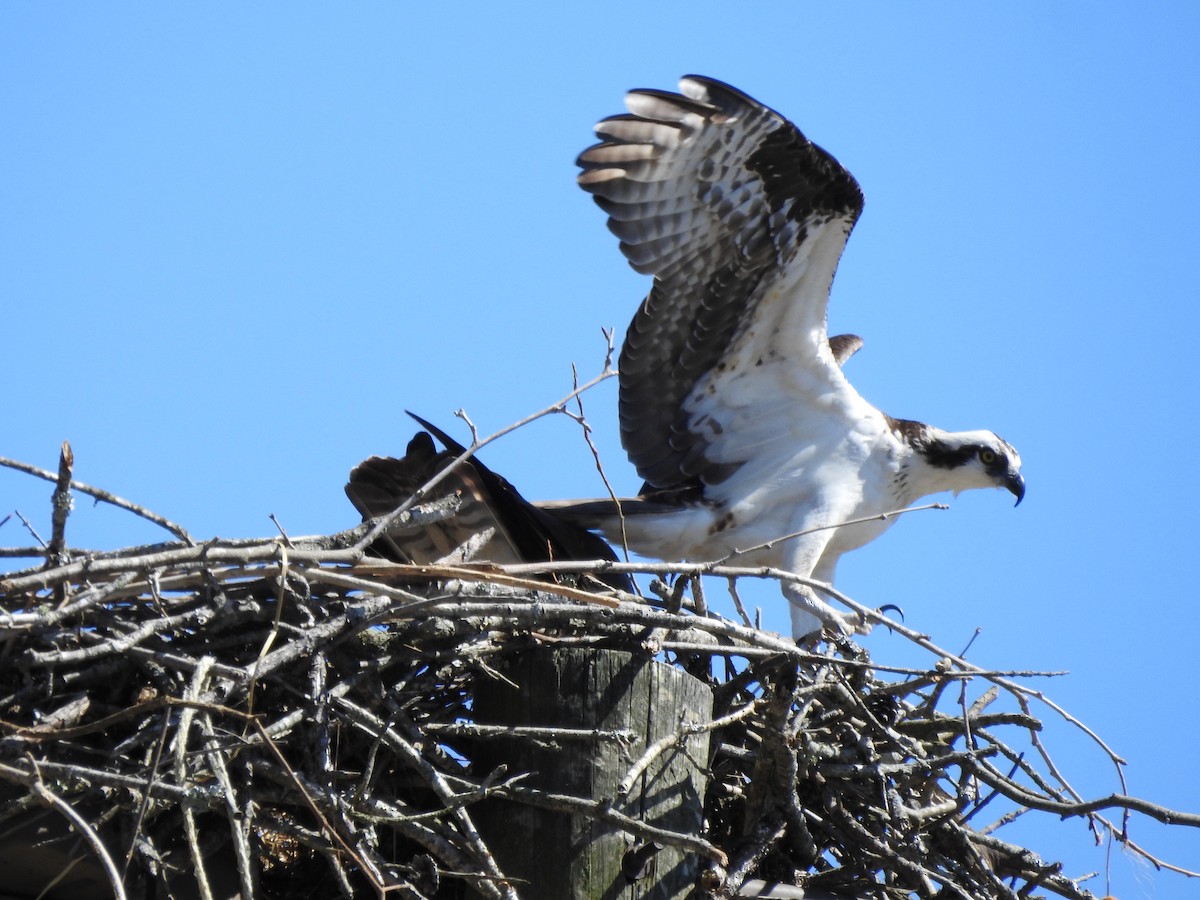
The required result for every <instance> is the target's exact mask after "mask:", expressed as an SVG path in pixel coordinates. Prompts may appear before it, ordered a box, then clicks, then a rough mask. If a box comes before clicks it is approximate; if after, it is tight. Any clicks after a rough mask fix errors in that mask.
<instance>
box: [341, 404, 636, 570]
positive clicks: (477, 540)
mask: <svg viewBox="0 0 1200 900" xmlns="http://www.w3.org/2000/svg"><path fill="white" fill-rule="evenodd" d="M410 415H411V413H410ZM413 418H415V419H417V421H418V422H420V423H421V424H422V425H423V426H424V427H425V428H426V429H427V430H428V431H430V432H432V433H433V434H434V435H436V436H437V438H438V440H440V441H441V442H442V443H443V444H444V445H445V446H446V449H445V450H443V451H441V452H439V451H437V450H436V449H435V447H434V443H433V439H432V438H431V437H430V436H429V434H427V433H426V432H424V431H422V432H418V433H417V434H416V435H415V436H414V437H413V439H412V440H411V441H409V444H408V452H407V453H406V454H405V456H404V457H403V458H400V459H396V458H392V457H378V456H373V457H371V458H370V459H368V460H365V461H364V462H362V463H360V464H359V465H358V466H356V467H355V468H354V470H353V471H352V472H351V473H350V481H349V483H348V484H347V485H346V495H347V496H348V497H349V498H350V502H351V503H353V504H354V506H355V508H356V509H357V510H358V511H359V512H360V513H361V514H362V516H363V518H364V519H370V518H374V517H376V516H381V515H386V514H387V513H389V512H391V511H392V510H394V509H396V507H398V506H399V505H400V504H401V503H403V502H404V501H405V500H407V499H408V498H409V497H411V496H412V495H413V494H414V493H415V492H416V491H417V490H418V489H419V488H421V487H422V486H423V485H425V484H426V483H427V482H428V481H429V480H430V479H431V478H432V477H433V476H434V475H436V474H437V473H438V472H440V471H441V470H442V469H443V468H445V467H446V466H448V465H449V464H450V463H451V462H453V461H454V460H455V459H456V458H458V457H459V456H461V455H462V453H463V452H464V450H465V448H464V447H463V446H462V445H461V444H459V443H458V442H457V441H455V440H454V439H453V438H451V437H450V436H449V435H447V434H446V433H445V432H443V431H441V429H439V428H437V427H436V426H434V425H432V424H430V423H429V422H426V421H425V420H424V419H421V418H419V417H417V416H413ZM451 494H457V496H458V499H459V506H458V510H457V512H456V513H455V515H453V516H451V517H449V518H447V519H444V520H441V521H437V522H431V523H427V524H424V525H421V526H417V527H403V526H401V527H396V528H393V529H391V530H389V532H388V534H387V539H386V541H384V542H381V543H380V544H378V545H377V546H375V547H373V549H374V550H375V551H376V552H377V553H379V554H380V555H382V556H384V557H385V558H389V559H394V560H397V561H399V562H414V563H418V564H422V563H434V562H461V561H465V560H468V559H476V560H487V561H489V562H495V563H513V562H547V561H554V560H558V561H568V560H593V559H607V560H613V561H615V560H616V556H615V555H614V554H613V551H612V548H611V547H609V545H608V544H607V543H606V542H605V541H604V540H603V539H602V538H600V537H597V536H596V535H594V534H592V533H591V532H589V531H587V530H586V529H584V528H582V527H579V526H576V525H574V524H571V523H569V522H565V521H562V520H561V519H559V518H558V517H556V516H554V515H553V514H552V513H550V512H547V511H544V510H541V509H538V508H537V507H535V506H533V505H532V504H531V503H529V501H527V500H526V499H525V498H524V497H522V496H521V494H520V492H519V491H517V489H516V488H514V487H513V486H512V485H511V484H509V482H508V481H507V480H506V479H504V478H503V477H501V476H500V475H497V474H496V473H495V472H493V471H492V470H491V469H489V468H488V467H487V466H485V465H484V464H483V463H482V462H480V461H479V460H478V459H477V458H474V457H472V458H470V459H468V460H466V461H465V462H464V463H462V464H461V465H460V466H459V467H458V468H457V469H455V470H454V471H453V472H451V473H450V474H449V475H448V476H447V477H446V478H445V479H444V480H442V481H441V482H439V484H438V485H437V486H436V487H435V488H434V490H433V491H432V493H431V495H430V496H428V497H426V498H425V499H426V500H430V501H432V500H437V499H439V498H443V497H446V496H448V495H451ZM600 578H601V580H602V581H603V582H604V583H606V584H608V585H609V586H610V587H614V588H618V589H619V590H624V591H629V592H633V591H634V586H633V583H632V581H631V580H630V579H629V577H628V576H626V575H616V574H612V573H608V574H605V575H602V576H600Z"/></svg>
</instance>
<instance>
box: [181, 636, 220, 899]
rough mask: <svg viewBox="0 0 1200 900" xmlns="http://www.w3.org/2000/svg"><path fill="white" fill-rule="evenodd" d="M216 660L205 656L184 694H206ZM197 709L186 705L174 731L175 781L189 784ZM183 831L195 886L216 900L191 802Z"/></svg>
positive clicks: (196, 696) (203, 896)
mask: <svg viewBox="0 0 1200 900" xmlns="http://www.w3.org/2000/svg"><path fill="white" fill-rule="evenodd" d="M213 662H214V660H213V658H212V657H211V656H202V657H201V658H200V663H199V665H197V666H196V671H195V672H193V673H192V681H191V684H189V685H188V688H187V691H186V693H185V694H184V696H185V697H186V698H187V699H188V700H199V699H200V698H201V695H202V694H203V693H204V683H205V682H206V681H208V673H209V671H210V670H211V668H212V664H213ZM194 716H195V710H194V709H192V708H191V707H184V710H183V713H182V714H181V715H180V717H179V726H178V728H176V730H175V780H176V782H178V783H179V784H188V783H189V782H190V781H191V780H192V779H190V778H189V777H188V771H187V743H188V732H189V731H191V729H192V719H193V718H194ZM180 812H181V813H182V814H183V833H184V836H185V837H186V838H187V846H188V853H189V854H190V855H191V857H192V868H193V870H194V872H195V876H196V888H197V890H199V891H200V897H201V900H213V893H212V887H211V885H210V884H209V883H208V871H207V870H206V869H205V868H204V853H203V851H201V849H200V829H199V828H197V827H196V811H195V809H193V807H192V805H191V804H190V803H184V804H182V807H181V809H180Z"/></svg>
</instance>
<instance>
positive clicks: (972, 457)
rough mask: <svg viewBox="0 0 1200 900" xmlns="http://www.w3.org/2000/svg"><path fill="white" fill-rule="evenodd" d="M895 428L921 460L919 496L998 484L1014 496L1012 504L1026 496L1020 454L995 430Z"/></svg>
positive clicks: (922, 427)
mask: <svg viewBox="0 0 1200 900" xmlns="http://www.w3.org/2000/svg"><path fill="white" fill-rule="evenodd" d="M906 424H907V423H906ZM914 424H915V423H914ZM898 431H899V432H900V434H901V436H902V437H903V438H904V439H906V440H907V441H908V442H909V444H911V445H912V447H913V450H915V451H916V453H915V456H916V458H917V459H918V460H920V463H921V469H922V475H921V476H918V477H917V479H916V484H915V485H914V487H916V488H917V489H918V491H919V492H920V493H919V494H918V496H924V495H925V494H933V493H937V492H939V491H953V492H954V493H955V494H958V493H959V492H960V491H966V490H971V489H972V488H984V487H1000V488H1004V489H1005V490H1006V491H1008V492H1009V493H1011V494H1012V495H1013V496H1014V497H1016V498H1017V502H1016V504H1014V505H1019V504H1020V503H1021V501H1022V500H1023V499H1025V478H1024V476H1023V475H1022V474H1021V454H1020V453H1018V452H1017V448H1016V447H1014V446H1013V445H1012V444H1010V443H1009V442H1008V441H1006V440H1004V439H1003V438H1002V437H1000V436H999V435H997V434H995V433H994V432H991V431H942V430H941V429H938V428H933V427H932V426H928V425H924V426H921V427H920V429H919V430H918V429H907V433H905V430H904V429H898ZM922 476H923V477H922Z"/></svg>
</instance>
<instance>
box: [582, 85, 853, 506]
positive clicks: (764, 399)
mask: <svg viewBox="0 0 1200 900" xmlns="http://www.w3.org/2000/svg"><path fill="white" fill-rule="evenodd" d="M680 89H681V90H682V94H673V93H667V92H663V91H653V90H636V91H631V92H630V93H629V94H627V95H626V106H627V107H628V109H629V114H628V115H618V116H613V117H611V118H608V119H605V120H603V121H602V122H600V123H599V124H598V125H597V126H596V132H597V134H599V135H600V137H601V138H602V141H601V143H599V144H596V145H595V146H593V147H590V148H588V149H587V150H585V151H584V152H583V153H582V154H581V155H580V157H579V160H578V163H579V165H580V166H581V167H582V169H583V172H582V173H581V174H580V176H579V184H580V186H581V187H582V188H583V189H584V190H586V191H588V192H589V193H591V194H592V195H593V196H594V198H595V200H596V202H597V203H598V204H599V205H600V207H601V208H602V209H603V210H604V211H605V212H606V213H608V216H609V219H608V225H609V228H610V230H612V231H613V233H614V234H616V235H617V237H619V238H620V239H621V251H622V252H623V253H624V254H625V256H626V257H627V258H628V260H629V262H630V265H632V266H633V268H634V269H635V270H637V271H638V272H642V273H646V274H652V275H653V276H654V285H653V288H652V289H651V291H650V294H649V296H647V297H646V299H645V301H644V302H643V303H642V306H641V308H640V309H639V310H638V312H637V315H636V316H635V317H634V319H633V322H632V323H631V324H630V326H629V331H628V333H627V334H626V336H625V342H624V345H623V346H622V349H621V356H620V361H619V368H620V373H621V374H620V417H621V438H622V443H623V444H624V446H625V449H626V450H627V451H628V453H629V456H630V459H631V460H632V461H633V463H634V465H635V466H637V469H638V472H639V473H640V474H641V476H642V477H643V478H644V479H645V480H646V483H647V484H646V490H647V491H671V492H680V491H682V492H685V493H691V492H693V491H695V490H702V489H703V486H704V485H711V484H719V483H720V482H721V481H723V480H725V479H726V478H728V477H729V476H730V475H731V474H732V473H733V472H734V471H736V470H737V469H738V468H739V467H740V466H741V465H742V463H744V462H745V461H746V460H747V459H749V458H751V457H752V456H753V455H755V454H760V453H761V452H762V448H763V444H764V442H768V443H769V441H770V435H769V434H767V433H766V432H765V431H764V429H770V428H772V427H775V426H773V425H771V424H769V423H768V422H767V420H768V419H770V418H771V417H777V416H783V417H784V424H783V425H782V426H780V427H779V429H778V430H779V431H780V433H781V434H784V435H787V434H788V432H789V431H793V432H794V431H795V430H796V428H795V427H793V426H798V427H800V428H802V424H803V423H796V422H795V421H794V420H795V419H796V417H797V416H802V415H803V409H802V406H803V404H801V407H797V405H796V402H795V399H796V398H795V394H796V392H797V391H799V392H800V393H804V392H805V391H815V392H818V393H819V392H820V391H821V390H822V389H827V388H829V387H832V388H833V389H834V390H840V391H850V392H853V389H852V388H850V386H849V385H848V383H846V382H845V379H844V378H843V377H842V375H841V372H840V370H839V363H840V362H842V361H844V359H845V358H846V357H848V356H849V355H850V353H853V351H854V350H855V349H857V346H858V345H859V344H861V341H858V342H857V343H855V341H857V339H856V338H853V336H845V337H844V338H843V337H839V338H836V339H835V345H834V346H833V347H832V348H831V347H830V344H829V338H828V336H827V334H826V331H825V308H826V304H827V302H828V296H829V287H830V284H831V283H832V280H833V274H834V271H835V270H836V268H837V263H838V259H839V258H840V256H841V252H842V248H843V247H844V246H845V242H846V238H847V237H848V236H849V234H850V231H851V229H852V228H853V227H854V223H855V221H856V220H857V218H858V215H859V213H860V212H861V211H862V205H863V199H862V191H861V190H860V189H859V186H858V183H857V182H856V181H855V180H854V178H853V177H852V176H851V175H850V173H849V172H847V171H846V170H845V169H843V168H842V167H841V165H840V164H839V163H838V162H837V160H835V159H834V158H833V157H832V156H830V155H829V154H828V153H826V152H825V151H824V150H822V149H821V148H820V147H818V146H817V145H816V144H813V143H812V142H811V141H809V140H808V139H807V138H806V137H805V136H804V135H803V134H801V133H800V131H799V130H798V129H797V128H796V127H795V126H794V125H792V124H791V123H790V122H788V121H787V120H786V119H784V118H783V117H782V116H780V115H779V114H777V113H775V112H774V111H772V110H770V109H768V108H767V107H765V106H763V105H762V104H760V103H758V102H757V101H756V100H753V99H751V98H750V97H748V96H746V95H745V94H743V93H741V92H740V91H738V90H736V89H734V88H732V87H730V86H728V85H726V84H723V83H721V82H719V81H715V80H713V79H709V78H702V77H699V76H687V77H686V78H684V79H683V80H682V81H681V82H680ZM835 357H836V358H835ZM854 396H855V397H857V394H855V395H854ZM789 417H790V421H791V424H788V422H789ZM747 426H749V427H747ZM792 437H793V438H794V437H795V435H794V434H793V435H792Z"/></svg>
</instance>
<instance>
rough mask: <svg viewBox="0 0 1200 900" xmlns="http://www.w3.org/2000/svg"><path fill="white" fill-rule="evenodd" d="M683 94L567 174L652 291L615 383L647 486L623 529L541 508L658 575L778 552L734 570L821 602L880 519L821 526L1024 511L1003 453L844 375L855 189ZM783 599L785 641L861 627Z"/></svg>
mask: <svg viewBox="0 0 1200 900" xmlns="http://www.w3.org/2000/svg"><path fill="white" fill-rule="evenodd" d="M680 91H681V93H678V94H677V93H670V92H665V91H657V90H635V91H631V92H630V93H629V94H627V95H626V98H625V102H626V106H627V108H628V110H629V112H628V114H622V115H616V116H612V117H610V118H607V119H604V120H603V121H601V122H600V123H599V124H598V125H597V126H596V132H597V134H598V135H599V137H600V139H601V140H600V143H598V144H596V145H594V146H592V147H589V148H588V149H587V150H585V151H584V152H583V153H582V154H581V155H580V156H579V160H578V163H579V165H580V167H581V168H582V173H581V174H580V175H579V185H580V187H582V188H583V189H584V190H585V191H587V192H588V193H590V194H591V195H592V196H593V197H594V198H595V201H596V203H597V204H599V206H600V207H601V209H603V210H604V212H605V213H607V215H608V227H609V229H610V230H611V231H612V232H613V233H614V234H615V235H616V236H617V237H618V238H620V242H621V243H620V247H621V251H622V253H624V254H625V257H626V258H627V259H628V261H629V263H630V265H632V266H633V268H634V269H635V270H636V271H638V272H640V273H643V274H647V275H652V276H654V281H653V286H652V288H651V290H650V293H649V295H648V296H647V297H646V298H645V300H644V302H643V303H642V305H641V307H640V309H638V311H637V314H636V315H635V316H634V318H633V322H632V323H631V324H630V326H629V330H628V333H627V334H626V336H625V341H624V344H623V346H622V348H621V353H620V358H619V364H618V368H619V371H620V379H619V383H620V422H621V440H622V444H623V445H624V447H625V449H626V451H627V452H628V454H629V457H630V460H631V461H632V462H633V464H634V465H635V466H636V467H637V471H638V473H639V475H640V476H641V477H642V478H643V479H644V480H645V485H644V486H643V488H642V490H641V492H640V494H639V496H638V497H636V498H631V499H626V500H623V501H621V502H620V505H619V509H618V505H617V503H615V502H613V501H612V500H596V501H565V502H552V503H547V504H544V508H546V509H547V510H549V511H551V512H553V513H554V514H555V515H557V516H560V517H562V518H564V519H566V520H568V521H571V522H574V523H577V524H580V525H583V526H585V527H588V528H593V529H596V530H599V531H600V532H602V533H603V534H604V535H606V536H607V537H608V539H609V540H610V541H614V542H617V541H620V540H622V539H626V540H627V541H628V545H629V548H630V549H631V550H633V551H635V552H637V553H638V554H640V555H643V556H648V557H654V558H658V559H663V560H684V561H689V562H702V561H709V560H717V559H723V558H726V557H727V556H729V555H730V554H733V553H734V551H736V550H744V549H746V548H750V547H755V546H758V545H761V544H767V543H768V542H773V541H774V542H775V543H772V544H770V545H769V546H763V547H759V549H756V550H751V551H749V552H745V553H742V554H741V555H739V556H737V557H736V563H737V564H738V565H753V566H760V565H765V566H773V567H777V568H781V569H784V570H786V571H788V572H793V573H795V574H797V575H799V576H804V577H807V578H811V579H813V580H815V581H819V582H825V583H831V582H832V581H833V578H834V570H835V568H836V566H837V562H838V559H839V558H840V557H841V556H842V554H843V553H846V552H847V551H850V550H854V549H855V548H857V547H861V546H862V545H864V544H866V543H867V542H869V541H872V540H874V539H875V538H877V537H878V536H879V535H880V534H882V533H883V532H884V531H885V530H886V529H887V528H889V527H890V526H891V524H892V523H893V521H894V519H892V518H889V519H887V520H874V521H870V522H866V523H861V524H855V525H847V526H844V527H832V526H838V525H839V524H840V523H843V522H847V521H849V520H853V519H860V518H863V517H869V516H877V515H879V514H881V513H886V512H890V511H894V510H898V509H901V508H903V507H905V506H907V505H909V504H910V503H912V502H913V501H915V500H917V499H918V498H920V497H924V496H926V495H929V494H936V493H939V492H942V491H952V492H954V493H958V492H959V491H963V490H967V489H970V488H985V487H1000V488H1004V489H1006V490H1008V491H1010V492H1011V493H1012V494H1013V495H1014V496H1015V497H1016V502H1017V503H1020V502H1021V499H1022V497H1024V495H1025V481H1024V479H1023V477H1022V475H1021V458H1020V456H1019V455H1018V453H1017V451H1016V449H1015V448H1014V447H1013V446H1012V445H1011V444H1009V443H1007V442H1006V441H1004V440H1002V439H1001V438H999V437H998V436H997V435H995V434H994V433H993V432H991V431H960V432H952V431H943V430H942V429H940V428H935V427H934V426H932V425H925V424H923V423H921V422H915V421H911V420H906V419H897V418H893V417H891V416H889V415H887V414H885V413H883V412H881V411H880V410H878V409H876V408H875V407H874V406H872V405H871V404H870V403H868V402H867V401H866V400H864V399H863V398H862V396H860V395H859V393H858V391H856V390H855V389H854V387H853V385H851V384H850V382H849V381H848V380H847V379H846V376H845V375H844V374H843V372H842V368H841V367H842V364H843V363H844V362H845V361H846V360H847V358H849V357H850V356H851V355H852V354H853V353H854V352H855V351H856V350H858V348H859V347H860V346H862V340H861V339H860V338H858V337H857V336H855V335H836V336H833V337H830V336H828V334H827V332H826V306H827V303H828V299H829V290H830V286H831V284H832V281H833V276H834V272H835V270H836V268H837V265H838V260H839V258H840V256H841V253H842V248H843V247H844V246H845V244H846V239H847V238H848V237H849V235H850V231H851V229H853V227H854V223H855V221H856V220H857V219H858V216H859V214H860V213H861V212H862V208H863V195H862V191H861V189H860V188H859V186H858V183H857V182H856V181H855V179H854V178H853V176H851V174H850V173H849V172H847V171H846V170H845V169H844V168H843V167H842V166H841V165H840V164H839V163H838V162H837V160H836V159H834V158H833V157H832V156H831V155H830V154H829V153H827V152H825V151H824V150H822V149H821V148H820V147H818V146H817V145H816V144H814V143H812V142H811V141H809V140H808V139H807V138H806V137H805V136H804V135H803V134H802V133H801V132H800V131H799V129H797V128H796V127H795V126H794V125H793V124H792V123H790V122H789V121H787V120H786V119H784V118H783V117H782V116H780V115H779V114H778V113H776V112H774V111H773V110H771V109H769V108H767V107H766V106H764V105H763V104H761V103H759V102H758V101H756V100H754V99H752V98H750V97H748V96H747V95H745V94H743V93H742V92H740V91H738V90H736V89H735V88H732V87H730V86H729V85H726V84H723V83H722V82H719V81H716V80H714V79H711V78H704V77H700V76H687V77H685V78H684V79H683V80H682V81H681V82H680ZM796 533H799V534H798V535H797V536H795V537H790V538H788V539H786V540H782V541H777V540H776V539H778V538H780V537H782V536H785V535H792V534H796ZM783 590H784V593H785V595H786V597H787V600H788V601H789V603H790V604H791V615H792V631H793V635H794V636H795V637H797V638H803V637H805V636H809V635H811V634H812V633H814V632H817V631H820V630H822V629H830V631H832V632H837V631H842V632H848V631H852V630H854V629H855V628H856V627H858V626H859V625H861V623H860V622H858V621H857V620H856V619H855V617H853V616H850V615H848V614H844V613H839V612H838V611H837V610H835V609H834V608H832V607H831V606H830V605H829V604H828V603H827V602H826V601H825V600H823V599H822V598H821V597H820V596H819V595H818V593H817V592H816V591H814V590H813V589H811V588H809V587H806V586H801V585H798V584H791V583H789V584H786V585H785V586H784V588H783Z"/></svg>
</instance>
